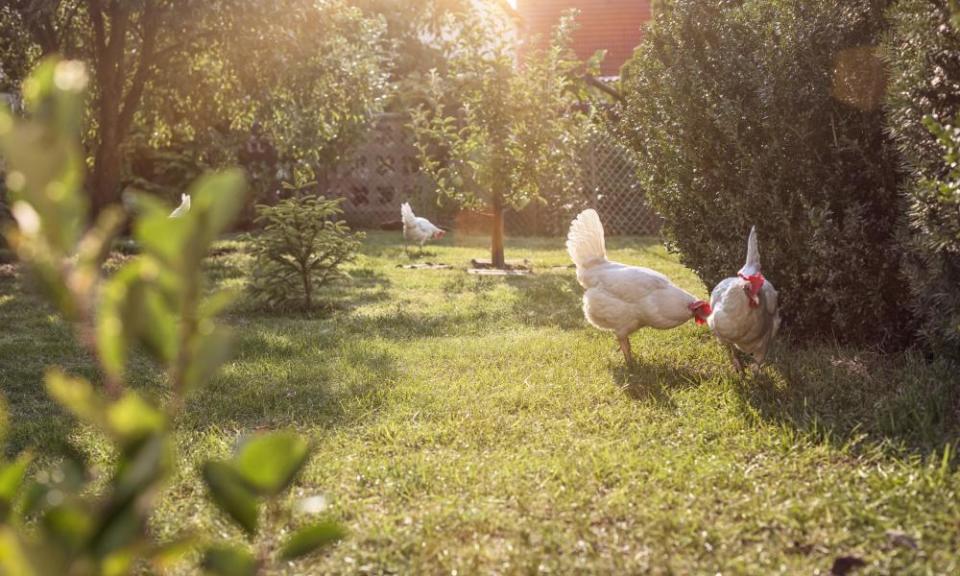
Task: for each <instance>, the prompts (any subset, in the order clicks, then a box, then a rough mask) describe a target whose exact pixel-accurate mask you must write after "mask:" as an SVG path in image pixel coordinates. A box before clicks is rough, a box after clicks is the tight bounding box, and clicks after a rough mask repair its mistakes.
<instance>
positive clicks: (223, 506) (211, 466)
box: [203, 461, 258, 534]
mask: <svg viewBox="0 0 960 576" xmlns="http://www.w3.org/2000/svg"><path fill="white" fill-rule="evenodd" d="M203 480H204V482H206V484H207V488H209V489H210V495H211V496H212V497H213V502H214V503H215V504H216V505H217V507H219V508H220V510H222V511H223V512H225V513H226V514H227V515H228V516H230V518H232V519H233V520H234V521H235V522H236V523H237V524H238V525H239V526H240V527H241V528H243V529H244V531H246V532H247V534H254V533H256V531H257V515H258V512H257V500H256V498H255V497H254V495H253V492H251V491H250V489H249V488H248V487H247V485H246V484H245V483H244V480H243V478H242V477H241V476H240V474H239V473H238V472H237V471H236V470H235V469H234V468H233V467H232V466H230V465H229V464H227V463H224V462H216V461H211V462H207V463H206V464H204V465H203Z"/></svg>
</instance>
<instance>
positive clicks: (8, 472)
mask: <svg viewBox="0 0 960 576" xmlns="http://www.w3.org/2000/svg"><path fill="white" fill-rule="evenodd" d="M32 460H33V457H32V456H31V455H30V454H27V453H24V454H21V455H20V456H18V457H17V459H16V460H14V461H13V462H10V463H9V464H6V463H0V523H3V522H6V521H7V518H8V516H9V514H10V510H11V509H12V508H13V502H14V499H15V498H16V496H17V493H18V492H19V491H20V488H21V486H23V480H24V478H25V477H26V475H27V468H28V467H29V466H30V462H31V461H32Z"/></svg>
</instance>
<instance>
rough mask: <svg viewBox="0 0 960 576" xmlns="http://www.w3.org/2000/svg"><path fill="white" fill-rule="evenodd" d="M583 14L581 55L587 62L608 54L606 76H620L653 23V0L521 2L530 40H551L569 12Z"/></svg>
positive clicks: (578, 44) (578, 37)
mask: <svg viewBox="0 0 960 576" xmlns="http://www.w3.org/2000/svg"><path fill="white" fill-rule="evenodd" d="M571 8H575V9H578V10H579V11H580V15H579V17H578V18H577V22H578V24H579V28H578V30H577V31H576V33H575V34H574V48H575V49H576V52H577V55H578V56H579V57H580V58H582V59H586V58H589V57H590V56H592V55H593V54H594V53H595V52H596V51H597V50H606V51H607V55H606V57H605V58H604V61H603V66H602V70H601V72H602V74H603V75H604V76H617V75H619V74H620V67H621V66H623V64H624V62H626V61H627V60H628V59H629V58H630V56H631V55H632V54H633V49H634V48H635V47H636V46H637V45H638V44H640V40H641V39H642V38H643V26H644V24H645V23H646V22H647V21H648V20H650V0H517V12H519V13H520V16H521V18H523V24H524V30H525V34H526V35H527V37H533V36H539V37H540V38H541V40H542V39H549V37H550V32H551V30H552V29H553V27H554V26H555V25H556V23H557V22H558V21H559V20H560V16H561V15H562V14H563V13H564V12H566V11H567V10H569V9H571Z"/></svg>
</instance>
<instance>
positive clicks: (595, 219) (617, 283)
mask: <svg viewBox="0 0 960 576" xmlns="http://www.w3.org/2000/svg"><path fill="white" fill-rule="evenodd" d="M567 251H568V252H569V253H570V258H572V259H573V263H574V264H576V266H577V281H579V282H580V285H581V286H583V288H584V290H585V291H584V293H583V313H584V315H585V316H586V318H587V320H588V321H589V322H590V323H591V324H593V325H594V326H596V327H597V328H600V329H601V330H610V331H612V332H613V333H614V334H615V335H616V336H617V341H618V342H619V343H620V350H621V351H622V352H623V357H624V359H626V361H627V363H628V364H630V363H632V362H633V355H632V353H631V350H630V335H631V334H633V333H634V332H636V331H637V330H639V329H640V328H647V327H649V328H656V329H658V330H667V329H670V328H676V327H677V326H680V325H681V324H683V323H685V322H687V321H688V320H690V319H691V318H692V319H694V320H696V322H697V324H703V323H705V322H706V319H707V317H708V316H709V315H710V304H708V303H707V302H704V301H703V300H700V299H698V298H697V297H696V296H694V295H693V294H690V293H689V292H687V291H686V290H683V289H681V288H679V287H678V286H676V285H675V284H674V283H673V282H671V281H670V279H669V278H667V277H666V276H664V275H663V274H661V273H659V272H657V271H656V270H651V269H649V268H641V267H639V266H627V265H626V264H620V263H617V262H611V261H610V260H607V250H606V244H605V240H604V234H603V224H602V223H601V222H600V216H599V215H598V214H597V212H596V211H595V210H592V209H591V210H584V211H583V212H581V213H580V215H579V216H577V218H576V220H574V221H573V223H572V224H571V225H570V232H569V233H568V234H567Z"/></svg>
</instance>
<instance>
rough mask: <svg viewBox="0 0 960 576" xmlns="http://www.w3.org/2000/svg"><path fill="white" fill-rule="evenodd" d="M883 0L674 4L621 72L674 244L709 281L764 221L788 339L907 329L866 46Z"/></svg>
mask: <svg viewBox="0 0 960 576" xmlns="http://www.w3.org/2000/svg"><path fill="white" fill-rule="evenodd" d="M886 4H887V3H886V2H879V1H870V0H850V1H846V2H833V1H828V0H809V1H804V2H792V1H791V2H787V1H782V2H771V1H769V0H745V1H743V2H702V1H701V0H676V1H674V2H670V3H668V4H664V5H662V7H661V9H660V10H659V11H658V14H657V17H656V21H655V23H654V24H653V25H652V27H651V28H650V30H649V31H648V33H647V38H646V41H645V42H644V44H643V46H642V47H641V48H640V49H638V51H637V52H636V53H635V55H634V57H633V59H632V61H631V62H629V63H628V64H627V65H626V67H625V69H624V85H623V88H624V91H625V95H626V98H627V103H626V106H625V110H624V115H623V118H622V124H621V128H622V130H623V132H624V134H625V139H626V141H627V142H628V143H629V144H630V145H631V146H632V147H633V148H634V149H635V150H636V151H637V153H638V155H639V157H640V159H641V162H642V166H641V172H642V176H643V178H644V185H645V187H646V190H647V192H648V194H649V198H650V200H651V201H652V202H653V203H654V205H655V207H656V208H657V210H658V211H659V212H660V213H661V214H662V216H663V217H664V219H665V226H664V231H665V233H666V234H667V236H668V239H669V241H670V242H671V244H672V246H673V247H674V248H675V249H677V250H679V252H680V253H681V254H682V258H683V261H684V263H685V264H687V265H688V266H690V267H691V268H693V269H694V270H695V271H696V272H697V273H698V274H699V275H700V277H701V278H702V279H703V280H704V282H706V283H707V284H708V285H710V286H712V285H713V284H714V283H716V282H717V281H718V280H720V279H721V278H723V277H725V276H730V275H731V274H733V273H734V272H736V270H737V269H738V268H739V267H740V266H741V264H742V260H743V256H744V246H745V241H746V235H747V231H748V230H749V229H750V225H751V224H756V225H757V227H758V230H759V233H760V239H761V241H760V250H761V254H762V256H763V264H764V271H765V272H766V274H767V276H768V277H769V278H770V279H771V281H773V282H774V283H775V284H776V285H777V287H778V288H780V289H781V291H780V293H781V295H782V302H781V305H782V307H783V316H784V320H785V322H784V324H785V326H787V327H789V330H790V332H791V333H792V334H793V335H794V336H795V337H800V338H809V337H824V336H827V337H832V336H835V337H836V338H838V339H839V340H841V341H850V342H856V341H861V342H871V343H877V342H879V343H883V344H900V343H904V342H906V341H908V340H909V338H910V336H911V329H910V325H909V324H910V314H909V310H908V309H907V307H906V306H905V305H904V304H905V302H904V300H905V292H906V291H905V290H904V287H903V283H902V278H901V276H900V270H899V266H900V264H899V255H900V248H899V244H898V242H897V233H896V232H897V228H898V225H899V223H900V214H901V202H900V198H899V196H898V190H899V188H898V187H899V182H898V180H899V173H898V171H897V156H896V149H895V147H894V145H893V144H892V142H891V141H890V140H889V138H888V136H887V135H886V134H885V132H884V116H883V110H882V102H883V96H884V72H883V66H882V62H881V61H880V59H879V58H878V55H877V54H875V52H874V50H872V49H871V48H870V47H871V46H874V45H876V43H877V42H878V40H879V39H880V37H881V35H882V34H883V33H884V28H885V22H886V21H885V18H884V10H885V8H886Z"/></svg>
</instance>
